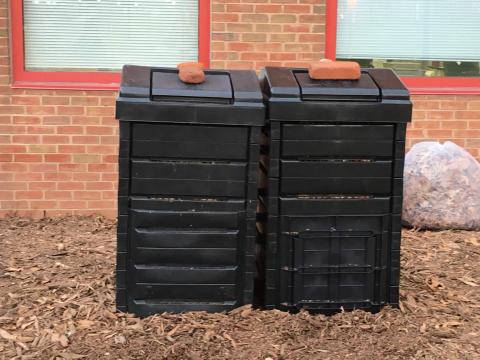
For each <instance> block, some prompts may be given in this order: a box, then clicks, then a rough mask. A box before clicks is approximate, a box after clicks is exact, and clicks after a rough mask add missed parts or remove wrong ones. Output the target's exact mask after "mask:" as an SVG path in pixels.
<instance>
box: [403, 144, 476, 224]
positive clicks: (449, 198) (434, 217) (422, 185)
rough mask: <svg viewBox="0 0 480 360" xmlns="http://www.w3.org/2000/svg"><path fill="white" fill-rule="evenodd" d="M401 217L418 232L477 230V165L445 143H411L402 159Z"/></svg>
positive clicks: (461, 150)
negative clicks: (409, 148)
mask: <svg viewBox="0 0 480 360" xmlns="http://www.w3.org/2000/svg"><path fill="white" fill-rule="evenodd" d="M403 194H404V198H403V214H402V219H403V222H404V223H405V224H406V225H410V226H413V227H417V228H422V229H466V230H475V229H480V164H479V163H478V161H476V160H475V158H474V157H473V156H471V155H470V154H469V153H468V152H467V151H465V150H464V149H462V148H461V147H460V146H458V145H456V144H454V143H452V142H450V141H447V142H445V143H443V144H440V143H438V142H433V141H427V142H421V143H418V144H415V145H414V146H413V147H412V149H411V150H410V151H409V152H408V153H407V155H406V157H405V170H404V185H403Z"/></svg>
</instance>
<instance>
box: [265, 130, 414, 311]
mask: <svg viewBox="0 0 480 360" xmlns="http://www.w3.org/2000/svg"><path fill="white" fill-rule="evenodd" d="M269 125H270V126H269V129H268V130H269V131H268V132H267V133H266V138H267V139H268V146H265V147H264V149H265V150H264V151H265V153H266V155H265V160H264V161H263V162H264V163H266V164H268V166H267V169H268V180H267V183H268V187H267V190H265V191H264V192H263V193H264V195H263V196H262V202H263V203H264V204H265V208H266V210H265V211H266V212H268V218H267V219H268V220H267V223H266V224H265V223H262V224H261V228H262V233H263V239H264V247H263V248H264V259H265V261H264V264H263V266H264V269H265V306H266V308H279V309H284V310H294V311H295V310H299V309H307V310H310V311H314V312H324V313H330V312H335V311H339V310H340V309H355V308H363V309H367V310H371V311H376V310H378V309H379V308H380V307H381V306H382V305H384V304H387V303H390V304H393V305H395V304H398V284H399V274H400V262H399V260H400V237H401V234H400V232H401V218H400V216H401V206H402V188H403V176H402V175H403V162H404V154H405V149H404V146H405V141H404V140H405V128H406V125H405V124H402V123H395V124H388V123H375V124H373V123H372V124H359V123H351V124H349V123H347V122H342V123H334V124H332V123H322V122H320V121H316V122H314V123H313V122H300V121H296V122H295V123H289V122H288V121H270V124H269Z"/></svg>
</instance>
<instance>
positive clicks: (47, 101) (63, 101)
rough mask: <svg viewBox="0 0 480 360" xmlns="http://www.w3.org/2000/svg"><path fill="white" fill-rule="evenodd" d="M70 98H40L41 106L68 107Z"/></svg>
mask: <svg viewBox="0 0 480 360" xmlns="http://www.w3.org/2000/svg"><path fill="white" fill-rule="evenodd" d="M69 104H70V98H69V97H66V96H42V105H69Z"/></svg>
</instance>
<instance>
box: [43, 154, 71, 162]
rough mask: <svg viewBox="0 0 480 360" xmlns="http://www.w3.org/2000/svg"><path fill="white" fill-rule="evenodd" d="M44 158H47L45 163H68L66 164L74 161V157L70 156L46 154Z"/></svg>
mask: <svg viewBox="0 0 480 360" xmlns="http://www.w3.org/2000/svg"><path fill="white" fill-rule="evenodd" d="M44 157H45V162H54V163H57V162H63V163H66V162H70V161H71V159H72V156H71V155H68V154H45V155H44Z"/></svg>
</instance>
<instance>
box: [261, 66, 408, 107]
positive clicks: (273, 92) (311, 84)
mask: <svg viewBox="0 0 480 360" xmlns="http://www.w3.org/2000/svg"><path fill="white" fill-rule="evenodd" d="M265 76H266V78H267V84H268V91H269V92H270V96H271V97H274V98H299V99H300V100H303V101H382V100H383V99H398V100H408V99H409V92H408V90H407V89H406V88H405V86H404V85H403V83H402V82H401V81H400V79H399V78H398V77H397V76H396V75H395V73H394V72H393V71H391V70H390V69H362V74H361V77H360V79H359V80H312V79H310V77H309V76H308V71H307V69H292V68H281V67H266V68H265Z"/></svg>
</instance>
